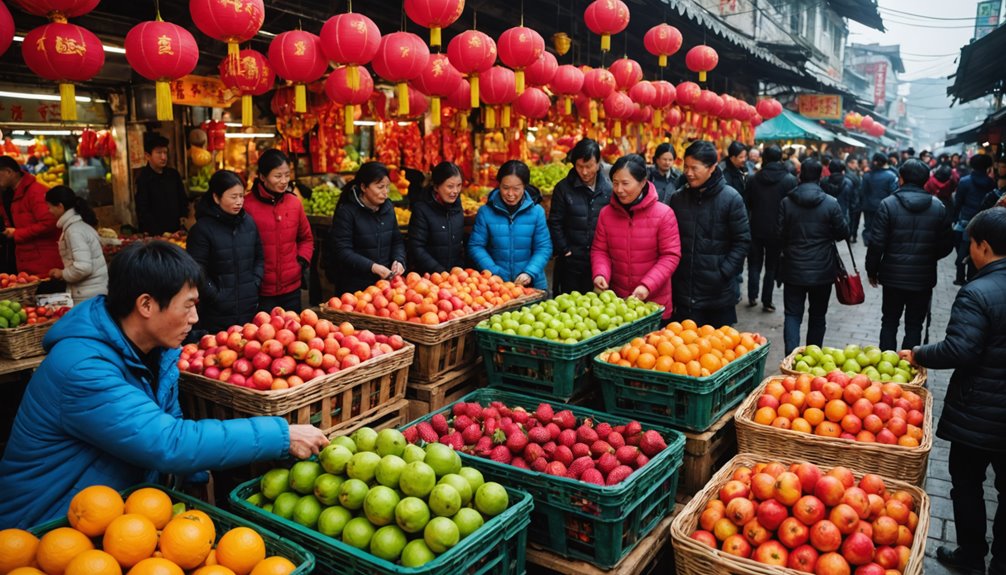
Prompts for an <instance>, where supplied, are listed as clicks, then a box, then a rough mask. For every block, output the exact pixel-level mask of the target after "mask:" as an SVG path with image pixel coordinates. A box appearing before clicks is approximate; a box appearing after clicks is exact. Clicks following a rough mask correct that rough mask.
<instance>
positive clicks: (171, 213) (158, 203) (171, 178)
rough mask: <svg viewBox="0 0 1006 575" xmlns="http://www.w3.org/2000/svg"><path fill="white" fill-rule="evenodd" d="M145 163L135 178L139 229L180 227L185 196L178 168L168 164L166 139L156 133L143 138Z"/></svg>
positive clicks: (155, 232)
mask: <svg viewBox="0 0 1006 575" xmlns="http://www.w3.org/2000/svg"><path fill="white" fill-rule="evenodd" d="M143 155H144V157H145V158H146V160H147V165H146V166H143V168H142V169H141V170H140V174H139V175H138V176H137V177H136V219H137V221H138V222H139V227H140V231H141V232H143V233H145V234H149V235H151V236H159V235H161V234H165V233H169V234H170V233H174V232H177V231H178V230H181V229H184V224H183V220H184V219H185V218H186V217H188V215H189V198H188V195H187V194H186V192H185V183H184V181H183V180H182V175H181V174H179V173H178V170H176V169H174V168H171V167H168V139H167V138H165V137H164V136H162V135H160V134H151V135H149V136H147V137H146V138H144V141H143Z"/></svg>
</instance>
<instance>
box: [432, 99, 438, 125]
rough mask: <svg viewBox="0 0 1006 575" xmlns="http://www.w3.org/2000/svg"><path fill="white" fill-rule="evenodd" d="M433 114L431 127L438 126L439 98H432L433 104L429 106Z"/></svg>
mask: <svg viewBox="0 0 1006 575" xmlns="http://www.w3.org/2000/svg"><path fill="white" fill-rule="evenodd" d="M431 110H432V114H433V126H434V127H438V126H440V96H433V104H432V106H431Z"/></svg>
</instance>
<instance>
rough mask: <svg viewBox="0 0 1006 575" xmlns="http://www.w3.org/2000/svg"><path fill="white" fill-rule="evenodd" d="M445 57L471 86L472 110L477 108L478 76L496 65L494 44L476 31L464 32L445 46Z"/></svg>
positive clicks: (483, 34) (485, 35)
mask: <svg viewBox="0 0 1006 575" xmlns="http://www.w3.org/2000/svg"><path fill="white" fill-rule="evenodd" d="M447 57H448V58H449V59H450V61H451V64H453V65H454V67H455V68H457V69H458V71H459V72H461V73H462V74H466V75H467V76H468V81H469V83H470V84H471V105H472V108H478V107H479V100H480V98H479V74H481V73H483V72H486V71H487V70H489V68H492V67H493V64H495V63H496V42H494V41H493V39H492V38H490V37H489V35H488V34H485V33H482V32H479V31H478V30H465V31H464V32H462V33H460V34H458V35H457V36H455V37H453V38H451V41H450V43H449V44H447Z"/></svg>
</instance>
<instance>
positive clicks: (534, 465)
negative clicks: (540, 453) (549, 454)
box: [531, 457, 548, 473]
mask: <svg viewBox="0 0 1006 575" xmlns="http://www.w3.org/2000/svg"><path fill="white" fill-rule="evenodd" d="M547 466H548V461H546V460H545V458H544V457H539V458H538V459H535V460H534V461H532V462H531V469H533V470H535V471H537V472H538V473H544V472H545V468H546V467H547Z"/></svg>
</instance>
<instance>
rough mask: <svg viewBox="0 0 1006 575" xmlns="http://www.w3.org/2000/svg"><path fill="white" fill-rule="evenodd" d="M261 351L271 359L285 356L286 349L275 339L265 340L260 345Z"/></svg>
mask: <svg viewBox="0 0 1006 575" xmlns="http://www.w3.org/2000/svg"><path fill="white" fill-rule="evenodd" d="M262 351H263V352H265V353H266V354H268V355H269V356H270V357H272V358H280V357H283V356H284V355H286V348H284V347H283V344H281V343H280V342H279V341H277V340H275V339H270V340H266V341H265V342H263V343H262Z"/></svg>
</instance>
